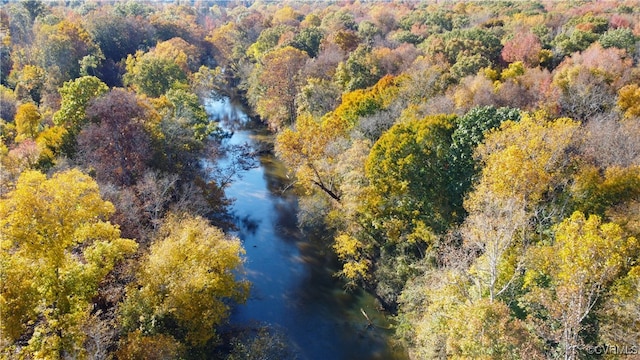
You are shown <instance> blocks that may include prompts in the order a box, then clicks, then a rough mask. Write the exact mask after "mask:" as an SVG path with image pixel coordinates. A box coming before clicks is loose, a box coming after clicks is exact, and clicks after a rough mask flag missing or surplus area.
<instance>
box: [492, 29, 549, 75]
mask: <svg viewBox="0 0 640 360" xmlns="http://www.w3.org/2000/svg"><path fill="white" fill-rule="evenodd" d="M541 50H542V44H541V43H540V40H539V39H538V37H537V36H536V35H535V34H533V33H530V32H528V33H518V34H516V35H515V36H514V37H513V39H511V40H509V41H507V42H506V43H505V44H504V47H503V48H502V58H503V59H504V61H506V62H510V63H511V62H514V61H522V62H523V63H524V64H526V65H527V67H536V66H538V65H539V64H540V51H541Z"/></svg>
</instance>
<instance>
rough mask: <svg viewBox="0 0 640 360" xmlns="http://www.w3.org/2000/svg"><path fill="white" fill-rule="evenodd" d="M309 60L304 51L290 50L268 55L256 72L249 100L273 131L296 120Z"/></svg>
mask: <svg viewBox="0 0 640 360" xmlns="http://www.w3.org/2000/svg"><path fill="white" fill-rule="evenodd" d="M308 59H309V56H308V55H307V53H305V52H304V51H300V50H298V49H296V48H293V47H291V46H286V47H283V48H279V49H276V50H273V51H271V52H269V53H268V54H266V55H264V57H263V58H262V65H261V66H259V67H257V68H256V70H254V71H257V74H256V83H252V84H251V86H250V88H249V97H250V98H249V99H250V101H251V103H252V104H253V105H254V106H255V108H256V112H257V113H258V115H260V116H261V117H262V118H263V120H265V121H266V122H267V123H268V124H269V127H271V128H272V129H280V128H282V127H283V126H284V125H286V124H291V123H292V122H293V120H294V119H295V116H296V104H295V100H296V95H297V94H298V91H299V88H300V86H301V79H300V70H301V69H302V67H303V66H304V64H305V63H306V62H307V60H308Z"/></svg>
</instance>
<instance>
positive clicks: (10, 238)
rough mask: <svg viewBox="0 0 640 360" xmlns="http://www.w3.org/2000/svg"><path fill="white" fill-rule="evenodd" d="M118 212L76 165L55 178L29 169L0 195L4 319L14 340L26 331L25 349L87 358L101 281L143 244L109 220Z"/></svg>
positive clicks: (45, 354) (41, 355) (36, 353)
mask: <svg viewBox="0 0 640 360" xmlns="http://www.w3.org/2000/svg"><path fill="white" fill-rule="evenodd" d="M113 211H114V208H113V205H112V204H111V203H109V202H106V201H104V200H102V199H101V197H100V191H99V189H98V185H97V184H96V183H95V181H93V179H91V178H90V177H89V176H87V175H85V174H82V173H81V172H80V171H79V170H76V169H73V170H69V171H66V172H63V173H57V174H55V175H53V177H51V178H50V179H47V177H46V176H45V175H44V174H42V173H40V172H37V171H26V172H24V173H23V174H22V175H21V176H20V178H19V179H18V182H17V184H16V187H15V190H13V191H11V192H10V193H8V194H7V195H6V197H5V198H4V199H2V200H0V229H1V231H0V240H1V241H2V242H1V246H2V249H1V250H2V252H1V253H0V254H1V258H0V259H1V263H2V266H0V279H2V283H1V290H2V291H1V293H0V305H2V314H1V316H2V321H0V326H1V329H2V334H3V335H2V336H3V337H4V338H6V339H7V340H9V341H11V342H14V341H16V340H17V339H18V338H20V337H21V336H26V337H27V338H28V340H29V345H28V346H27V347H25V348H24V349H23V350H22V351H24V353H23V354H24V356H27V357H30V356H33V357H35V358H49V359H60V358H65V357H68V356H71V357H83V349H82V343H83V340H84V338H85V334H84V331H83V330H82V325H83V323H84V321H85V320H87V318H88V316H89V314H90V311H91V301H92V299H93V297H94V296H95V295H96V293H97V289H98V286H99V284H100V283H101V281H102V280H103V279H104V277H105V276H106V275H107V274H108V273H109V272H110V271H111V270H112V269H113V267H114V265H115V263H116V262H117V261H119V260H121V259H122V258H123V257H124V256H125V255H127V254H132V253H133V252H135V250H136V248H137V244H136V243H135V242H134V241H132V240H127V239H122V238H120V230H119V229H118V228H117V227H116V226H114V225H113V224H111V223H110V222H108V218H109V216H110V215H111V214H112V213H113ZM31 327H33V331H29V328H31Z"/></svg>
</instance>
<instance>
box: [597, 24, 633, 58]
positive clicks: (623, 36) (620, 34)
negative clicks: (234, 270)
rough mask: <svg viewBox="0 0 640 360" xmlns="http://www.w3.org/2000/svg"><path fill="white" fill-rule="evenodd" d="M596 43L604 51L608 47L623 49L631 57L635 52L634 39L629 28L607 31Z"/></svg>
mask: <svg viewBox="0 0 640 360" xmlns="http://www.w3.org/2000/svg"><path fill="white" fill-rule="evenodd" d="M598 42H599V43H600V45H602V47H603V48H605V49H606V48H610V47H617V48H618V49H625V50H626V51H627V54H629V55H632V54H633V53H634V52H635V50H636V37H635V36H634V35H633V32H632V31H631V29H629V28H618V29H611V30H608V31H607V32H605V33H604V34H602V35H601V36H600V38H599V39H598Z"/></svg>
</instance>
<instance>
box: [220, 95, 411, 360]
mask: <svg viewBox="0 0 640 360" xmlns="http://www.w3.org/2000/svg"><path fill="white" fill-rule="evenodd" d="M207 111H208V113H209V114H210V116H211V118H212V120H214V121H220V123H221V125H222V126H223V128H225V129H227V130H232V131H233V136H232V137H231V138H229V139H227V140H225V141H228V142H229V143H230V144H243V143H248V144H249V145H250V146H253V147H260V142H261V141H264V138H268V135H267V134H266V133H265V132H264V130H262V129H261V128H260V127H259V126H257V127H256V126H255V124H254V123H253V122H252V121H251V120H250V119H249V118H248V116H247V115H246V114H245V113H244V112H243V111H242V109H241V108H240V107H239V106H236V105H234V104H232V103H231V102H230V101H229V100H228V99H221V100H211V101H209V102H208V104H207ZM222 161H224V160H222ZM258 161H259V166H258V167H255V168H253V169H250V170H247V171H244V172H243V173H242V174H240V176H239V177H238V178H236V179H234V181H233V183H232V184H231V185H230V186H229V187H228V188H227V189H226V195H227V196H228V197H230V198H233V199H235V201H234V203H233V206H232V214H233V216H234V219H235V223H236V225H237V227H238V231H237V233H236V235H237V236H238V237H239V238H240V239H241V240H242V242H243V244H244V247H245V249H246V251H247V253H246V264H245V271H246V276H247V278H248V280H250V281H251V282H252V284H253V285H252V288H251V296H250V298H249V300H248V301H247V303H246V304H245V305H241V306H238V307H237V308H236V309H235V310H234V312H233V314H232V316H231V323H232V324H234V325H239V326H242V325H247V326H255V325H256V324H258V325H261V326H264V325H267V326H271V327H274V328H277V329H279V330H281V331H282V332H283V333H284V335H285V336H286V337H287V338H288V340H289V342H290V343H291V344H292V346H293V348H294V349H295V351H296V352H297V354H298V355H299V358H301V359H309V360H313V359H334V360H340V359H345V360H346V359H406V355H405V353H404V352H403V351H402V349H399V348H398V347H397V346H392V345H391V336H392V331H391V330H386V329H385V328H388V327H389V325H390V324H389V322H388V319H387V318H386V316H385V315H384V314H383V313H382V312H380V311H379V310H378V309H377V308H376V305H375V301H374V298H373V297H372V296H370V295H369V294H367V293H365V292H362V291H358V292H346V291H345V290H344V287H343V285H344V284H343V283H342V282H341V281H340V280H339V279H337V278H336V277H334V276H333V274H334V273H335V271H336V265H337V264H336V263H335V259H334V257H333V256H332V255H331V253H330V252H329V251H327V250H326V249H324V248H323V246H321V245H320V244H319V241H315V240H314V239H313V238H311V237H310V236H308V235H305V234H303V233H301V232H300V231H299V229H298V228H297V226H296V225H297V221H296V213H297V197H296V195H295V194H294V192H293V191H291V188H288V187H287V185H288V184H289V183H290V180H289V179H287V178H286V171H285V169H284V167H283V165H282V163H280V162H279V161H278V160H277V159H276V158H275V157H274V156H273V154H271V153H268V152H267V153H262V154H261V155H260V156H259V158H258ZM361 309H362V310H363V311H365V312H366V313H367V315H368V316H369V317H370V318H371V319H372V321H373V323H374V324H375V325H376V326H368V322H367V320H366V319H365V317H364V316H363V314H362V312H361Z"/></svg>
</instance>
